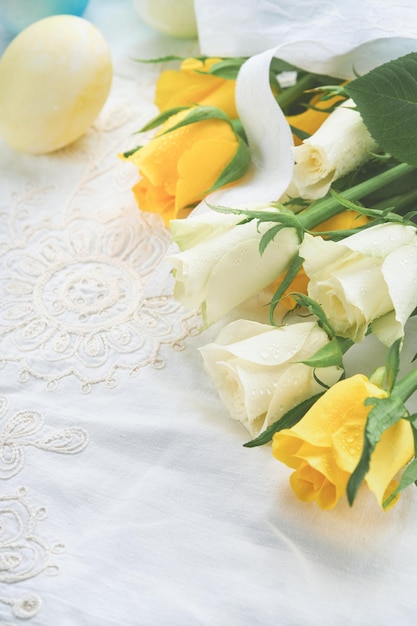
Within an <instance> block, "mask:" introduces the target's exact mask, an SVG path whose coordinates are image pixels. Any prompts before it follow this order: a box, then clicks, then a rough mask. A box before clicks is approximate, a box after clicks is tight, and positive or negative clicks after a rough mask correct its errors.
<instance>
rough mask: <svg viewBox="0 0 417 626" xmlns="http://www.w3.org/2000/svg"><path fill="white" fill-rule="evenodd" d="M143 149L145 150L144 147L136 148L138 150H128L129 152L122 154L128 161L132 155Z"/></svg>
mask: <svg viewBox="0 0 417 626" xmlns="http://www.w3.org/2000/svg"><path fill="white" fill-rule="evenodd" d="M141 148H143V146H136V148H132V149H131V150H127V152H122V155H123V156H124V157H125V159H128V158H129V157H130V156H132V154H135V152H139V150H140V149H141Z"/></svg>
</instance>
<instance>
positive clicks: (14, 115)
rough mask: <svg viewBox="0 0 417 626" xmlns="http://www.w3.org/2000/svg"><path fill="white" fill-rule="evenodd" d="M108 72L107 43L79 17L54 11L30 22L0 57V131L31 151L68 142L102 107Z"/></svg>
mask: <svg viewBox="0 0 417 626" xmlns="http://www.w3.org/2000/svg"><path fill="white" fill-rule="evenodd" d="M112 74H113V70H112V62H111V55H110V50H109V47H108V44H107V42H106V41H105V39H104V38H103V36H102V35H101V33H100V32H99V31H98V30H97V28H96V27H95V26H93V25H92V24H91V23H90V22H88V21H87V20H85V19H84V18H81V17H76V16H73V15H55V16H52V17H47V18H45V19H42V20H39V21H38V22H35V23H34V24H31V25H30V26H29V27H28V28H26V29H25V30H23V31H22V32H21V33H20V34H19V35H17V37H15V39H13V40H12V42H11V43H10V44H9V46H8V47H7V48H6V50H5V52H4V54H3V56H2V58H1V61H0V135H1V136H2V137H3V139H4V141H5V142H6V143H7V144H9V145H10V146H11V147H12V148H14V149H15V150H19V151H22V152H27V153H31V154H45V153H48V152H53V151H54V150H58V149H59V148H62V147H64V146H66V145H68V144H69V143H72V142H73V141H75V140H76V139H78V138H79V137H81V136H82V135H83V134H84V133H85V132H86V130H87V129H88V128H89V127H90V126H91V124H92V123H93V121H94V120H95V118H96V117H97V115H98V114H99V112H100V110H101V109H102V107H103V105H104V103H105V101H106V99H107V96H108V94H109V91H110V87H111V82H112Z"/></svg>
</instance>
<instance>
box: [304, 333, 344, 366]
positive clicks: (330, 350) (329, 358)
mask: <svg viewBox="0 0 417 626" xmlns="http://www.w3.org/2000/svg"><path fill="white" fill-rule="evenodd" d="M353 344H354V342H353V341H352V340H351V339H345V338H344V337H333V338H332V339H331V340H330V341H329V342H328V343H327V344H326V345H325V346H323V347H322V348H320V349H319V350H317V352H316V353H315V354H313V356H311V357H310V358H309V359H306V360H305V361H301V363H303V364H304V365H308V366H309V367H330V366H332V365H335V366H336V367H341V368H343V355H344V353H345V352H347V350H348V349H349V348H351V347H352V346H353Z"/></svg>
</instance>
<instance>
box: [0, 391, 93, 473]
mask: <svg viewBox="0 0 417 626" xmlns="http://www.w3.org/2000/svg"><path fill="white" fill-rule="evenodd" d="M7 410H8V402H7V399H6V398H5V397H3V396H0V420H1V421H0V427H1V425H2V428H1V429H0V479H1V480H4V479H7V478H11V477H12V476H16V474H18V473H19V472H20V471H21V470H22V468H23V465H24V460H25V448H27V447H34V448H38V449H40V450H46V451H49V452H57V453H60V454H76V453H78V452H81V451H82V450H84V448H85V447H86V445H87V443H88V435H87V433H86V432H85V430H83V429H82V428H77V427H68V428H65V429H62V430H57V431H53V432H52V433H50V434H47V435H46V436H43V437H40V438H38V437H37V435H38V433H39V432H40V431H41V430H43V427H44V419H43V417H42V415H41V414H40V413H38V412H37V411H20V412H19V413H16V414H14V415H12V416H11V417H10V418H9V419H8V420H7V421H5V423H4V418H5V415H6V413H7Z"/></svg>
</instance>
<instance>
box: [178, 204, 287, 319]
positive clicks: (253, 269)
mask: <svg viewBox="0 0 417 626" xmlns="http://www.w3.org/2000/svg"><path fill="white" fill-rule="evenodd" d="M213 213H214V212H213ZM215 215H217V218H214V216H213V215H211V216H210V229H208V230H206V231H205V235H206V236H205V235H204V233H203V234H201V232H202V231H201V230H199V228H200V229H201V228H203V226H202V224H204V219H205V218H204V215H201V216H199V217H200V219H199V228H196V227H195V226H194V225H193V224H192V222H193V218H192V217H191V218H189V219H187V220H183V222H184V226H183V227H181V230H182V232H181V234H180V236H178V233H177V234H176V235H174V237H173V238H174V241H176V239H177V238H178V242H179V245H180V246H182V247H183V250H182V251H181V252H179V253H177V254H171V255H170V256H168V260H169V262H170V263H171V265H172V267H173V273H174V277H175V286H174V296H175V297H176V298H177V299H178V300H179V301H180V302H181V303H182V304H183V305H184V306H186V307H188V308H197V307H198V306H200V305H202V308H203V316H204V319H205V322H206V324H207V325H210V324H212V323H214V322H215V321H217V320H218V319H220V318H221V317H223V316H224V315H226V314H227V313H229V312H230V311H231V310H232V309H234V308H235V307H236V306H238V305H239V304H241V303H243V302H244V301H246V300H247V299H248V298H249V297H251V296H253V295H254V294H256V293H258V292H259V291H260V290H262V289H264V288H265V287H267V286H268V285H270V284H271V283H272V282H273V281H274V280H275V279H276V278H278V277H279V276H280V275H281V274H282V273H283V272H284V271H285V270H286V269H287V267H288V265H289V263H290V261H291V259H292V258H293V256H294V255H295V254H296V252H297V250H298V246H299V241H298V236H297V234H296V232H295V230H294V229H292V228H284V229H283V230H281V231H280V232H279V233H278V234H277V235H276V237H275V239H274V241H273V243H271V244H270V245H268V246H267V248H266V250H265V251H264V253H263V254H262V255H261V254H260V252H259V242H260V239H261V236H262V233H263V232H265V230H267V229H268V228H269V227H270V226H271V224H262V225H261V226H260V227H259V228H258V226H257V223H256V222H255V221H251V222H247V223H246V224H238V225H236V224H235V223H233V221H230V220H228V223H227V224H226V223H225V222H224V220H223V215H222V214H215ZM216 219H217V220H218V227H217V228H216V227H215V221H216ZM241 219H242V218H241V217H240V219H239V221H241ZM187 225H188V229H189V230H188V231H187ZM187 233H188V234H187ZM184 242H185V243H184ZM186 245H190V246H191V247H189V248H187V249H184V248H185V246H186Z"/></svg>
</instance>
